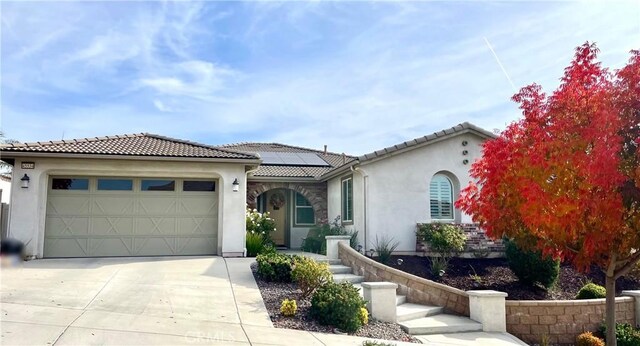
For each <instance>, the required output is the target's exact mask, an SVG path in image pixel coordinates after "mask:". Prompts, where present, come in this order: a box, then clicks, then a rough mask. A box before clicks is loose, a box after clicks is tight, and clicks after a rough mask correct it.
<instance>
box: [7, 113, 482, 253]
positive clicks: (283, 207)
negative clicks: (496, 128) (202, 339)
mask: <svg viewBox="0 0 640 346" xmlns="http://www.w3.org/2000/svg"><path fill="white" fill-rule="evenodd" d="M492 137H494V134H492V133H491V132H489V131H486V130H483V129H481V128H479V127H477V126H474V125H472V124H469V123H463V124H460V125H457V126H454V127H452V128H450V129H447V130H444V131H440V132H437V133H434V134H431V135H427V136H424V137H420V138H416V139H413V140H410V141H407V142H404V143H401V144H398V145H395V146H392V147H389V148H385V149H382V150H378V151H375V152H373V153H370V154H366V155H362V156H359V157H356V156H350V155H345V154H339V153H332V152H329V151H327V149H326V146H325V148H324V150H314V149H309V148H302V147H296V146H291V145H285V144H278V143H237V144H227V145H219V146H212V145H205V144H199V143H194V142H189V141H184V140H178V139H173V138H168V137H162V136H158V135H152V134H135V135H123V136H107V137H97V138H86V139H78V140H64V141H49V142H37V143H17V144H8V145H3V146H2V147H0V154H1V155H2V160H3V161H5V162H8V163H9V164H11V165H13V177H12V180H13V182H14V183H13V184H12V193H11V210H10V220H9V234H10V236H11V237H14V238H18V239H20V240H22V241H23V242H25V244H26V249H27V254H28V255H31V256H35V257H38V258H40V257H93V256H150V255H222V256H242V255H243V253H244V245H245V244H244V241H245V231H244V230H245V208H246V207H247V206H248V207H250V208H256V209H259V210H260V211H268V212H270V213H271V216H272V217H273V218H274V220H275V221H276V232H275V233H274V236H273V237H274V240H275V241H276V243H277V244H278V245H282V246H286V247H289V248H294V249H295V248H299V247H300V246H301V244H302V240H303V238H304V237H306V235H307V233H308V231H309V229H310V228H311V227H313V225H315V224H319V223H324V222H328V221H331V220H333V219H335V218H336V217H338V216H339V217H340V222H341V223H342V224H343V225H345V226H346V227H347V228H349V229H352V230H358V232H359V241H360V243H361V244H363V246H364V247H365V249H370V248H373V247H374V246H375V242H376V238H378V237H382V236H385V235H386V236H387V237H393V239H395V240H397V241H398V242H399V244H400V245H399V246H398V248H397V251H399V252H407V253H411V252H415V249H416V238H415V229H416V224H417V223H423V222H432V221H437V222H456V223H469V222H471V218H470V216H468V215H465V214H464V213H462V212H461V211H459V210H456V209H455V207H454V206H453V202H454V201H455V199H456V198H457V196H458V194H459V193H460V189H461V188H462V187H464V186H465V185H466V184H467V183H468V182H469V181H470V177H469V167H470V164H471V163H472V162H473V161H474V160H475V159H477V158H479V157H480V156H481V144H482V142H483V141H485V140H486V139H488V138H492Z"/></svg>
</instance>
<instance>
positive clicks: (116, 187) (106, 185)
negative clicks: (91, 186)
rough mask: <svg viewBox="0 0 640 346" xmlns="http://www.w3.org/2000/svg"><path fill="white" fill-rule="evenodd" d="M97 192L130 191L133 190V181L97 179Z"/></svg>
mask: <svg viewBox="0 0 640 346" xmlns="http://www.w3.org/2000/svg"><path fill="white" fill-rule="evenodd" d="M98 190H101V191H131V190H133V180H131V179H98Z"/></svg>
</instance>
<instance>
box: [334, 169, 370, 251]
mask: <svg viewBox="0 0 640 346" xmlns="http://www.w3.org/2000/svg"><path fill="white" fill-rule="evenodd" d="M346 177H351V178H352V179H353V222H352V223H349V224H345V228H346V229H347V230H349V231H358V242H359V243H360V245H362V246H364V238H365V235H364V230H365V228H366V227H365V224H364V222H365V212H364V206H365V201H364V176H363V175H362V174H361V172H359V171H357V170H356V171H350V172H347V173H345V174H343V175H341V176H339V177H337V178H333V179H331V180H329V181H328V182H327V199H328V200H327V213H328V216H329V222H331V221H333V220H334V219H335V218H336V216H340V217H342V180H343V179H344V178H346ZM367 242H368V241H367ZM367 249H369V248H367Z"/></svg>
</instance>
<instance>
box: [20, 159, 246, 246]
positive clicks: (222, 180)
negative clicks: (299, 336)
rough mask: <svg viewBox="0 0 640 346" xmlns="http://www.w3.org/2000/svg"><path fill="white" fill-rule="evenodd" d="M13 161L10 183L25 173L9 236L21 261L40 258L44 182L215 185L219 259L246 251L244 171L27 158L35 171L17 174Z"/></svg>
mask: <svg viewBox="0 0 640 346" xmlns="http://www.w3.org/2000/svg"><path fill="white" fill-rule="evenodd" d="M22 161H23V160H22V159H20V158H18V159H16V163H15V166H14V169H13V181H19V180H20V178H21V177H22V176H23V175H24V174H25V173H27V174H28V175H29V177H30V178H31V181H30V183H29V188H27V189H23V188H21V187H20V184H12V191H11V204H12V205H11V208H10V217H9V220H10V224H9V236H10V237H14V238H17V239H19V240H21V241H22V242H24V243H25V244H26V249H25V251H26V255H27V256H37V257H42V255H43V250H44V226H45V218H46V210H47V205H46V204H47V203H46V201H47V191H48V186H49V176H51V175H72V176H112V177H113V176H120V177H157V178H216V179H218V187H217V188H218V191H219V203H218V205H219V209H218V230H219V231H218V254H222V255H225V256H242V254H243V252H244V247H245V209H246V194H245V184H244V181H245V167H244V164H238V163H213V162H195V161H191V162H186V161H181V162H177V161H169V160H126V159H122V160H111V159H61V158H60V159H53V158H35V157H31V158H29V159H25V161H29V162H35V166H36V167H35V169H28V170H24V169H21V168H20V164H21V162H22ZM236 178H237V179H238V180H239V181H240V191H239V192H233V190H232V189H233V185H232V184H231V183H232V182H233V181H234V179H236Z"/></svg>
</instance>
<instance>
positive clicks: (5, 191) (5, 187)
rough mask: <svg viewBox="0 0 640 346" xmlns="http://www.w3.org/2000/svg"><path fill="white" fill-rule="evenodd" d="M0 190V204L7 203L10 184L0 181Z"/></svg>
mask: <svg viewBox="0 0 640 346" xmlns="http://www.w3.org/2000/svg"><path fill="white" fill-rule="evenodd" d="M0 190H1V191H2V199H1V200H0V202H2V203H9V201H10V199H11V182H10V181H6V180H3V179H0Z"/></svg>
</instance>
